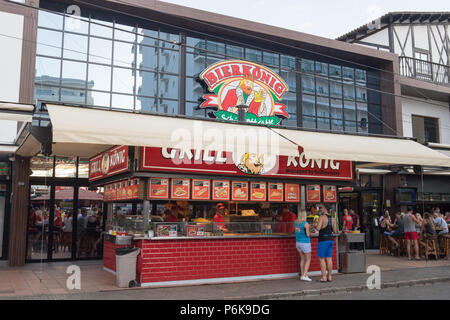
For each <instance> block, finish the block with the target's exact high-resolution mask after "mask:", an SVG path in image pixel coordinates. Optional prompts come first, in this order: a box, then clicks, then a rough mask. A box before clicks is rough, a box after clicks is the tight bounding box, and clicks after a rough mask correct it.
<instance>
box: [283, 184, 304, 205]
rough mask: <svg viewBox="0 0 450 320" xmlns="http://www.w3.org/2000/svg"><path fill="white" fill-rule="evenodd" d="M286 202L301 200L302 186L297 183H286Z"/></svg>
mask: <svg viewBox="0 0 450 320" xmlns="http://www.w3.org/2000/svg"><path fill="white" fill-rule="evenodd" d="M284 187H285V189H286V202H300V186H299V185H298V184H296V183H286V184H285V185H284Z"/></svg>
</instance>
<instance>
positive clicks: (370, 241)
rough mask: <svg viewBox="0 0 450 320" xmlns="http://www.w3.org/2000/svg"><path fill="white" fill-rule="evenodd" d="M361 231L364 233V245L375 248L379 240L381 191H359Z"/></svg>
mask: <svg viewBox="0 0 450 320" xmlns="http://www.w3.org/2000/svg"><path fill="white" fill-rule="evenodd" d="M361 200H362V212H361V213H362V214H361V232H364V233H365V234H366V247H367V248H368V249H377V248H378V246H379V241H380V237H379V235H380V232H379V226H378V221H379V217H380V215H381V206H380V205H381V192H380V191H375V190H373V191H372V190H370V191H361Z"/></svg>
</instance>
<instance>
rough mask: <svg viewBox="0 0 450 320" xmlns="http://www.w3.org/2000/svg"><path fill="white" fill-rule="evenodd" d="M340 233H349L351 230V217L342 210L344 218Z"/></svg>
mask: <svg viewBox="0 0 450 320" xmlns="http://www.w3.org/2000/svg"><path fill="white" fill-rule="evenodd" d="M342 220H343V221H342V232H345V233H351V232H352V229H353V217H352V216H351V215H350V214H349V213H348V210H347V209H344V217H343V218H342Z"/></svg>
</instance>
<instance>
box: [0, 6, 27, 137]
mask: <svg viewBox="0 0 450 320" xmlns="http://www.w3.org/2000/svg"><path fill="white" fill-rule="evenodd" d="M0 30H1V33H2V34H4V35H0V70H1V72H2V76H1V77H0V101H4V102H19V93H20V71H21V62H22V40H21V39H22V37H23V16H21V15H17V14H12V13H6V12H0ZM5 35H6V36H5ZM16 133H17V122H16V121H8V120H2V119H1V114H0V144H2V143H6V144H10V143H14V139H15V137H16Z"/></svg>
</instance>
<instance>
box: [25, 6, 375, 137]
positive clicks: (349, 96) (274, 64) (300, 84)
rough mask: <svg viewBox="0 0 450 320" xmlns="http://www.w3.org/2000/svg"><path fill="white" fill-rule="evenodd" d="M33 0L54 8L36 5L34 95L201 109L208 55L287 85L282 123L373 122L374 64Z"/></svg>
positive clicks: (345, 126) (362, 126) (148, 108)
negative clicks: (253, 66)
mask: <svg viewBox="0 0 450 320" xmlns="http://www.w3.org/2000/svg"><path fill="white" fill-rule="evenodd" d="M40 5H41V6H42V7H43V8H48V9H50V10H55V13H51V12H47V11H43V10H40V11H39V17H38V31H37V34H38V41H37V42H38V43H37V48H36V75H35V84H36V85H35V89H34V94H35V98H36V99H39V100H48V101H60V102H70V103H76V104H80V105H83V104H85V105H89V106H94V107H100V108H113V109H125V110H129V111H140V112H161V113H174V114H178V113H180V112H181V111H183V110H184V113H185V114H186V115H190V116H195V117H208V116H211V112H210V111H209V112H208V111H207V110H204V109H199V108H198V106H199V104H200V103H201V102H200V101H201V98H202V97H203V95H204V94H205V93H206V92H205V89H204V86H202V84H201V83H199V82H197V78H198V75H199V74H200V73H201V72H202V71H203V70H204V69H205V68H206V67H208V66H210V65H212V64H214V63H216V62H219V61H222V60H227V59H244V60H248V61H252V62H256V63H259V64H263V65H265V66H267V67H268V68H270V69H272V70H273V71H274V72H276V73H277V74H279V75H280V77H281V78H282V79H283V80H284V81H285V82H286V84H287V85H288V88H289V91H288V92H286V93H285V94H284V95H283V97H282V101H280V103H282V104H284V105H286V107H287V108H286V111H287V113H288V114H289V118H288V119H284V120H283V121H282V122H281V125H283V126H292V127H296V126H297V118H298V117H300V118H298V119H299V120H300V121H299V122H303V126H304V127H307V128H320V129H325V130H326V128H328V129H329V130H339V131H341V130H345V131H348V130H350V131H351V132H362V133H366V132H368V127H369V125H370V126H372V128H374V127H373V126H375V125H376V126H379V123H372V122H373V117H372V118H371V119H372V120H371V121H372V122H371V123H370V124H369V125H368V124H367V122H368V115H369V108H368V107H367V106H371V108H372V109H370V110H371V111H372V112H373V111H374V110H373V105H374V103H375V104H377V106H378V107H379V104H380V102H379V96H380V95H379V93H376V92H374V91H372V90H371V89H372V87H373V86H368V85H367V81H368V79H374V78H375V79H378V73H377V72H375V71H366V70H363V69H360V68H353V67H352V66H351V65H345V66H344V65H340V64H339V63H338V62H336V61H332V60H329V59H326V58H323V61H321V60H322V59H321V58H322V57H319V56H318V58H317V59H316V58H314V57H313V56H311V55H308V59H303V58H301V57H297V56H295V55H292V56H290V55H287V54H285V53H283V52H282V50H281V49H280V51H279V52H274V51H271V50H270V49H269V48H267V47H265V48H264V47H263V46H262V45H261V46H260V47H257V46H255V45H254V44H252V45H251V46H250V45H245V44H244V43H242V45H240V44H239V43H238V42H236V40H235V39H228V40H222V39H219V38H216V37H214V36H213V35H211V36H204V37H203V36H201V35H199V34H195V33H190V32H186V31H181V32H178V31H176V28H175V27H174V28H173V29H171V28H168V27H167V26H164V25H162V24H158V23H154V22H149V21H144V20H139V19H129V18H128V17H126V16H123V15H120V14H118V15H110V14H108V13H107V12H100V11H96V10H91V9H88V8H82V17H81V19H78V18H75V17H72V16H69V15H65V12H64V6H62V5H61V6H59V5H58V4H56V3H53V2H52V3H51V4H50V2H46V1H42V2H41V3H40ZM58 6H59V9H58ZM55 8H57V9H55ZM58 13H59V14H58ZM182 35H183V36H182ZM183 39H185V40H183ZM180 41H185V43H183V44H182V43H181V42H180ZM183 45H185V46H184V47H183ZM184 50H185V51H186V55H185V56H184V57H183V56H181V54H182V53H183V52H184ZM319 58H320V59H319ZM328 60H329V61H328ZM182 61H186V63H185V64H182ZM184 73H185V74H186V78H183V79H182V78H181V75H183V74H184ZM180 81H181V82H182V85H181V84H180ZM372 82H373V81H372ZM375 89H377V88H375ZM299 91H300V92H299ZM297 95H299V96H301V97H302V102H300V101H297ZM180 97H185V101H182V102H181V101H180ZM375 100H377V101H375ZM181 103H183V106H182V108H180V104H181ZM300 103H302V106H301V109H300V108H299V104H300ZM297 110H302V112H303V114H297V113H298V111H297ZM377 121H378V120H377ZM377 128H378V127H377ZM372 132H374V131H372Z"/></svg>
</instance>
